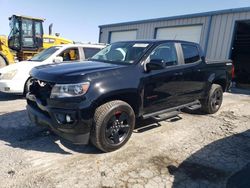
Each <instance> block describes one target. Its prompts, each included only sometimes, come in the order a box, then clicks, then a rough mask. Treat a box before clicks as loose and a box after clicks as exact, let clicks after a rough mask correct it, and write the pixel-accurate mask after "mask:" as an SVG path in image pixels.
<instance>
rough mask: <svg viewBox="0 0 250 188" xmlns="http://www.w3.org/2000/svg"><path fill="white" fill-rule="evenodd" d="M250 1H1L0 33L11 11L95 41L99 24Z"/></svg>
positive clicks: (70, 35) (5, 28) (5, 29)
mask: <svg viewBox="0 0 250 188" xmlns="http://www.w3.org/2000/svg"><path fill="white" fill-rule="evenodd" d="M249 6H250V0H192V1H191V0H171V1H168V0H124V1H120V0H86V1H85V0H0V7H1V11H0V23H1V25H0V34H4V35H8V34H9V22H8V17H9V16H11V15H12V14H20V15H27V16H32V17H40V18H45V19H46V20H45V23H44V31H45V33H48V25H49V24H50V23H53V25H54V27H53V31H54V32H58V33H60V34H61V36H62V37H65V38H68V39H72V40H75V41H81V42H97V41H98V35H99V28H98V26H99V25H103V24H110V23H119V22H127V21H136V20H141V19H151V18H159V17H167V16H176V15H183V14H191V13H199V12H205V11H214V10H222V9H229V8H239V7H249Z"/></svg>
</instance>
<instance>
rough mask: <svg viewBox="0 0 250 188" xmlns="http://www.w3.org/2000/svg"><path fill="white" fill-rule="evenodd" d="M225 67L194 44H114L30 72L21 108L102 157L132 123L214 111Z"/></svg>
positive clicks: (225, 80) (225, 83) (226, 78)
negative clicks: (184, 111) (80, 58)
mask: <svg viewBox="0 0 250 188" xmlns="http://www.w3.org/2000/svg"><path fill="white" fill-rule="evenodd" d="M231 69H232V63H231V61H223V62H219V61H218V62H208V61H207V60H206V59H205V57H204V55H203V52H202V50H201V48H200V46H199V45H198V44H195V43H190V42H185V41H170V40H145V41H125V42H117V43H113V44H111V45H109V46H108V47H106V48H104V49H103V50H101V51H100V52H99V53H97V54H96V55H95V56H93V57H92V58H91V59H89V60H88V61H85V62H82V63H70V64H69V63H61V64H57V65H44V66H40V67H36V68H34V69H32V71H31V73H30V74H31V77H30V79H29V80H28V82H27V87H28V88H29V90H28V93H27V95H26V98H27V110H28V114H29V117H30V119H31V120H32V121H33V122H35V123H36V124H37V125H42V126H47V127H49V128H50V129H52V131H54V132H55V133H56V134H58V135H60V136H61V137H63V138H65V139H66V140H69V141H71V142H73V143H75V144H87V143H88V142H89V140H91V142H92V143H93V144H94V145H95V146H96V147H98V148H99V149H100V150H102V151H104V152H110V151H114V150H116V149H118V148H120V147H121V146H123V145H124V144H125V143H126V142H127V141H128V139H129V138H130V136H131V134H132V131H133V129H134V126H135V120H136V119H140V118H143V119H145V118H155V119H156V120H158V121H159V120H162V119H166V118H169V117H172V116H174V115H176V114H177V113H178V112H179V111H180V110H181V109H183V108H187V109H189V110H198V109H200V110H202V111H203V112H204V113H209V114H212V113H215V112H217V111H218V110H219V108H220V106H221V103H222V99H223V92H224V91H226V90H227V89H228V87H229V85H230V83H231Z"/></svg>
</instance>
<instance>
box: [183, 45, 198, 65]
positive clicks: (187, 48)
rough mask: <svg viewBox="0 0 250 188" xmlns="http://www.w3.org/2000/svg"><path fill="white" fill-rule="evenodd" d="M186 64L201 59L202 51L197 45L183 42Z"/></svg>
mask: <svg viewBox="0 0 250 188" xmlns="http://www.w3.org/2000/svg"><path fill="white" fill-rule="evenodd" d="M181 46H182V50H183V55H184V61H185V64H189V63H195V62H197V61H199V60H200V53H199V50H198V48H197V47H196V46H194V45H190V44H182V45H181Z"/></svg>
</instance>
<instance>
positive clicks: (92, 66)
mask: <svg viewBox="0 0 250 188" xmlns="http://www.w3.org/2000/svg"><path fill="white" fill-rule="evenodd" d="M125 66H126V65H118V64H111V63H103V62H97V61H85V62H77V63H60V64H48V65H42V66H38V67H35V68H33V69H32V70H31V72H30V75H31V76H32V77H34V78H36V79H39V80H43V81H47V82H53V83H62V84H63V83H77V82H81V81H83V79H86V77H85V78H84V75H86V74H90V73H96V72H98V73H99V72H102V71H106V70H113V69H117V68H121V67H125ZM99 76H100V75H99Z"/></svg>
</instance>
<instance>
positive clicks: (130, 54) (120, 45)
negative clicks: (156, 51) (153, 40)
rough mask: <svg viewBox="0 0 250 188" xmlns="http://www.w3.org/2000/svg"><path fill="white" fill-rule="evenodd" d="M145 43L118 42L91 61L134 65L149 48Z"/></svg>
mask: <svg viewBox="0 0 250 188" xmlns="http://www.w3.org/2000/svg"><path fill="white" fill-rule="evenodd" d="M149 46H150V45H149V43H145V42H116V43H113V44H111V45H109V46H107V47H106V48H104V49H102V50H101V51H100V52H98V53H97V54H96V55H94V56H93V57H92V58H91V60H95V61H104V62H117V63H128V64H131V63H134V62H135V61H136V60H138V59H139V58H140V57H141V56H142V55H143V53H144V52H145V51H146V50H147V49H148V48H149Z"/></svg>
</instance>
